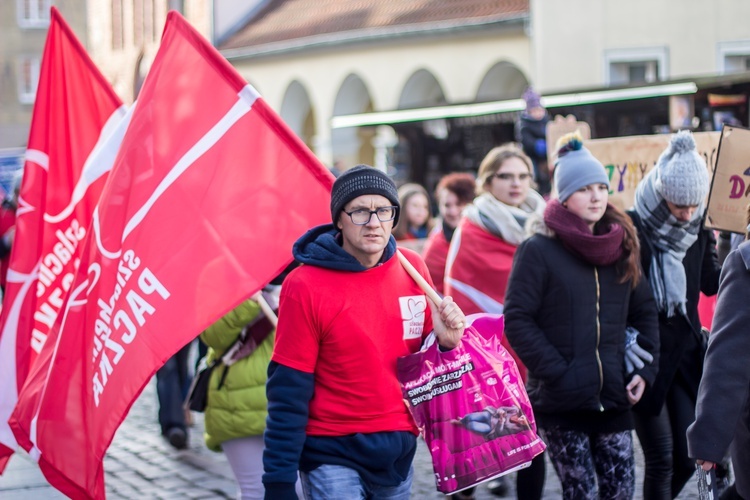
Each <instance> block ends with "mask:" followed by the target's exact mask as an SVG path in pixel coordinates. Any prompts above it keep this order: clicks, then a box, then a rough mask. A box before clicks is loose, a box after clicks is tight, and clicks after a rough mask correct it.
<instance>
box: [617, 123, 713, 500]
mask: <svg viewBox="0 0 750 500" xmlns="http://www.w3.org/2000/svg"><path fill="white" fill-rule="evenodd" d="M708 189H709V178H708V170H707V169H706V163H705V161H704V160H703V158H702V157H701V156H700V155H699V154H698V152H697V151H696V149H695V141H694V139H693V136H692V134H691V133H690V132H688V131H683V132H679V133H677V134H675V135H674V136H673V137H672V140H671V142H670V144H669V146H668V147H667V149H666V150H665V151H664V152H663V153H662V155H661V156H660V157H659V160H658V162H657V164H656V167H655V168H654V169H653V170H651V171H650V172H649V173H648V174H647V175H646V177H645V178H644V179H643V180H642V181H641V182H640V184H639V185H638V188H637V189H636V193H635V206H634V209H633V210H632V211H630V212H629V213H630V216H631V217H632V219H633V222H634V224H635V226H636V229H637V230H638V236H639V239H640V242H641V264H642V266H643V271H644V273H645V275H646V276H647V277H648V281H649V283H650V284H651V289H652V292H653V294H654V300H655V301H656V306H657V309H658V310H659V338H660V356H659V373H658V375H657V378H656V381H655V382H654V385H653V386H652V387H650V388H649V389H648V390H647V391H646V393H645V394H644V396H643V398H642V399H641V402H640V403H639V404H638V405H637V406H636V407H635V410H636V432H637V433H638V438H639V440H640V442H641V445H642V447H643V452H644V456H645V461H646V474H645V479H644V485H643V490H644V491H643V496H644V498H645V499H647V500H648V499H652V498H669V499H671V498H674V497H676V496H677V495H678V494H679V493H680V491H681V490H682V488H683V486H684V485H685V483H686V482H687V481H688V480H689V479H690V477H691V476H692V474H693V472H694V470H695V469H694V462H693V461H692V460H690V458H689V457H688V451H687V443H686V438H685V432H686V431H687V428H688V426H689V425H690V424H691V423H692V422H693V420H694V418H695V401H696V396H697V392H698V385H699V383H700V379H701V374H702V372H703V354H704V345H705V338H704V337H703V335H702V333H701V323H700V319H699V317H698V298H699V295H700V292H703V293H704V294H706V295H714V294H716V292H717V291H718V288H719V274H720V272H721V266H720V265H719V261H718V258H717V255H716V240H715V239H714V236H713V234H712V232H711V231H709V230H707V229H703V218H704V214H705V207H706V204H705V199H706V196H707V195H708Z"/></svg>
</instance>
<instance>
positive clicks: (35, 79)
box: [18, 57, 39, 104]
mask: <svg viewBox="0 0 750 500" xmlns="http://www.w3.org/2000/svg"><path fill="white" fill-rule="evenodd" d="M38 83H39V58H34V57H24V58H21V60H20V61H19V64H18V101H19V102H20V103H21V104H32V103H33V102H34V99H35V97H36V88H37V85H38Z"/></svg>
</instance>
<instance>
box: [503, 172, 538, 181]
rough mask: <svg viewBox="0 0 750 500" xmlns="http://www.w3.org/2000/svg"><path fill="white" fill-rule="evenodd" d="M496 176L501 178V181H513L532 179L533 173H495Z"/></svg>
mask: <svg viewBox="0 0 750 500" xmlns="http://www.w3.org/2000/svg"><path fill="white" fill-rule="evenodd" d="M495 177H497V178H498V179H500V180H501V181H512V180H513V179H518V180H519V181H520V182H523V181H528V180H531V174H518V175H513V174H507V173H498V174H495Z"/></svg>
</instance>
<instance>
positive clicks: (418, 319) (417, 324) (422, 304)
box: [398, 295, 427, 340]
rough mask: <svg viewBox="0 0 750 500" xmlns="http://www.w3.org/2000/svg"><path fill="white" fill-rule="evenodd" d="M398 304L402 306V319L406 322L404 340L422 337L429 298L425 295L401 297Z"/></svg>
mask: <svg viewBox="0 0 750 500" xmlns="http://www.w3.org/2000/svg"><path fill="white" fill-rule="evenodd" d="M398 304H399V306H400V307H401V319H402V320H403V323H404V340H409V339H419V338H422V332H423V331H424V314H425V311H426V310H427V298H426V297H425V296H424V295H412V296H409V297H399V298H398Z"/></svg>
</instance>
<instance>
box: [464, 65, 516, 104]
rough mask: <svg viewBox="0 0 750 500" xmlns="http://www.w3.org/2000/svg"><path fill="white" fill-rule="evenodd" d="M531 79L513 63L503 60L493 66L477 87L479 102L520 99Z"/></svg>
mask: <svg viewBox="0 0 750 500" xmlns="http://www.w3.org/2000/svg"><path fill="white" fill-rule="evenodd" d="M528 86H529V80H528V79H527V78H526V76H525V75H524V74H523V73H522V72H521V70H519V69H518V68H517V67H516V66H515V65H514V64H513V63H509V62H507V61H502V62H499V63H497V64H495V65H494V66H492V67H491V68H490V69H489V71H487V73H486V74H485V75H484V78H483V79H482V83H480V84H479V88H478V89H477V98H476V100H477V102H487V101H504V100H508V99H518V98H519V97H521V95H522V94H523V91H524V90H526V87H528Z"/></svg>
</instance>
